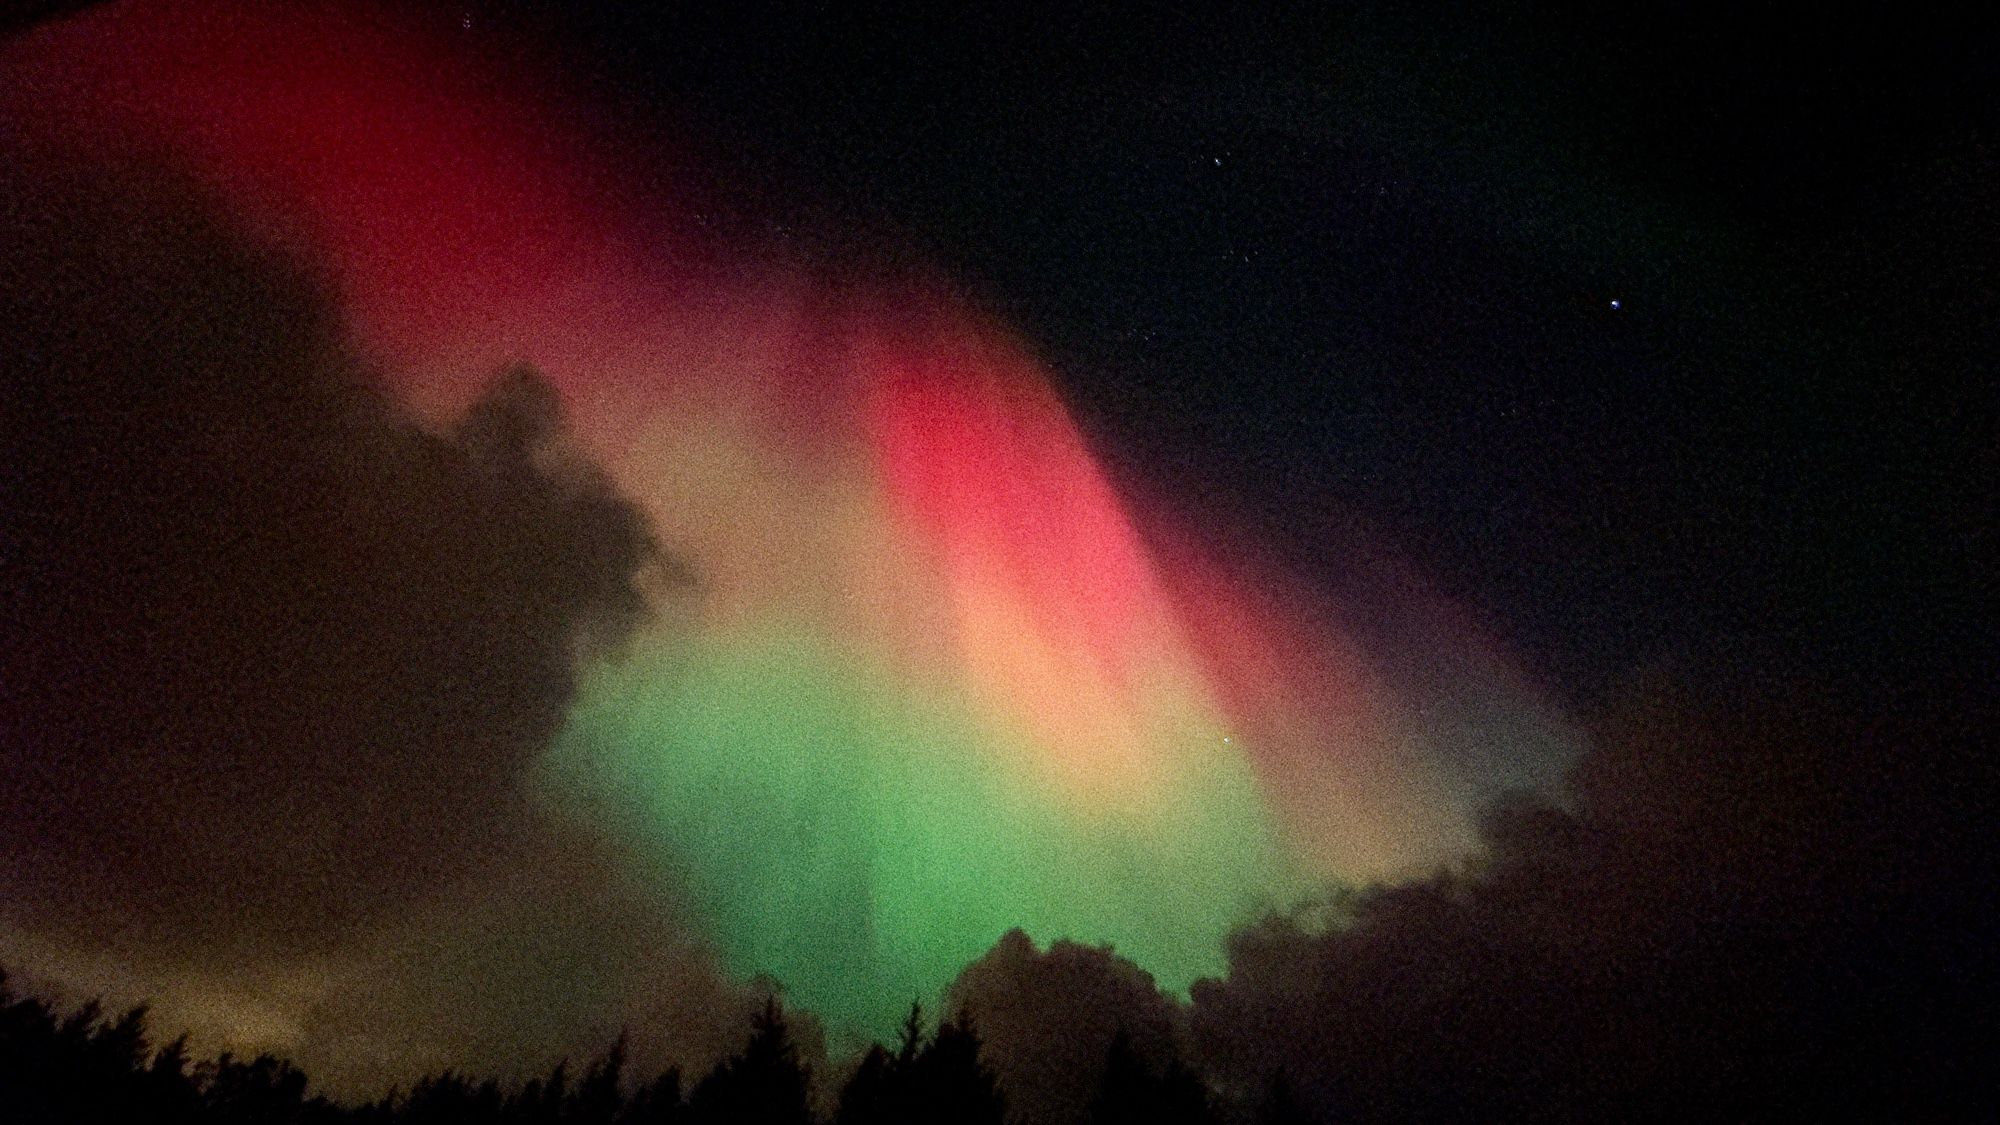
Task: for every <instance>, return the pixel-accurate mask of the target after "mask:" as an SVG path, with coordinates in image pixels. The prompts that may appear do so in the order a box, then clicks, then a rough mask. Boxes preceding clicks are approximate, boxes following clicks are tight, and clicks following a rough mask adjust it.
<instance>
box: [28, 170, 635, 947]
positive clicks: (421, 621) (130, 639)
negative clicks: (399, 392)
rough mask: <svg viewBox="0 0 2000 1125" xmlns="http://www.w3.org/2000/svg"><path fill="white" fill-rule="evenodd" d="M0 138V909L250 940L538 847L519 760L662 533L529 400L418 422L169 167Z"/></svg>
mask: <svg viewBox="0 0 2000 1125" xmlns="http://www.w3.org/2000/svg"><path fill="white" fill-rule="evenodd" d="M5 148H6V152H5V153H4V155H0V364H4V378H5V386H6V388H7V395H8V401H7V405H6V408H5V414H4V423H3V424H4V430H0V450H3V451H4V452H0V458H4V465H0V481H4V482H5V484H4V486H0V487H4V490H5V492H4V497H0V568H4V569H0V574H4V580H0V731H4V741H0V825H4V828H0V870H3V871H4V872H5V874H4V876H0V890H4V896H5V901H6V904H7V905H6V917H5V921H6V922H7V923H8V924H10V925H12V926H14V927H17V928H19V929H22V930H26V931H31V932H34V933H37V934H40V935H43V936H44V937H45V938H47V939H48V940H57V941H63V942H67V943H70V944H71V945H73V946H76V947H79V948H90V949H97V950H105V951H110V952H112V953H115V954H123V955H137V954H138V953H140V952H147V953H153V954H157V953H158V951H160V950H163V949H172V950H175V951H176V952H175V954H174V956H177V957H188V958H198V957H210V956H224V955H229V954H232V953H233V954H239V955H243V956H250V955H252V953H253V952H254V956H256V957H257V958H263V959H272V958H278V957H282V956H285V955H293V954H296V955H303V954H307V953H313V952H318V951H325V950H327V949H330V948H332V947H334V946H335V945H337V944H338V943H339V942H340V941H341V940H342V939H343V937H344V936H345V935H348V934H350V933H351V932H353V931H354V930H355V929H356V928H357V927H360V926H363V925H364V924H372V923H374V922H376V921H378V920H380V919H382V918H383V917H385V916H386V915H388V914H390V913H392V912H394V911H398V910H402V909H405V908H407V907H410V906H411V905H412V904H416V903H419V902H421V901H423V900H425V899H427V898H430V897H435V896H437V895H438V894H440V893H441V889H443V888H448V887H451V886H452V885H453V884H454V883H455V882H456V881H458V880H460V879H463V878H465V877H468V875H469V874H471V873H475V872H478V871H481V870H489V869H490V868H491V867H492V865H493V864H495V863H514V864H519V863H533V862H537V860H536V859H535V858H534V856H535V855H536V854H537V853H536V851H535V849H536V848H537V847H541V846H544V845H546V843H547V841H546V840H545V839H544V838H543V836H542V835H540V833H542V831H543V829H542V828H541V827H540V826H539V825H538V820H537V817H536V814H535V811H534V809H533V808H532V807H531V806H530V805H529V804H528V802H527V798H526V797H525V795H524V794H523V793H522V792H521V791H520V790H519V788H518V787H517V784H516V780H517V777H518V775H519V773H520V770H521V768H522V767H523V766H524V765H525V764H526V763H527V762H528V761H529V760H530V758H531V757H532V756H533V754H534V753H535V752H536V751H537V750H538V749H539V748H540V747H541V746H542V745H543V744H544V742H545V741H546V740H547V738H548V737H549V736H550V735H551V733H552V732H553V731H554V730H555V728H556V726H557V724H558V723H559V722H560V721H561V718H562V714H563V710H564V708H565V706H566V704H567V701H568V699H569V697H570V694H571V691H572V686H573V676H574V670H575V667H576V664H577V661H578V659H579V658H580V656H582V655H584V654H588V653H592V652H601V651H603V650H605V649H606V648H608V647H611V646H615V645H616V644H617V642H618V641H619V640H620V639H621V638H622V637H623V636H624V634H625V633H626V632H627V631H628V630H629V629H630V628H631V627H632V626H633V625H634V624H635V623H636V622H637V621H638V619H639V618H640V616H641V615H642V613H643V610H644V604H645V603H644V600H643V598H642V595H641V593H640V591H639V588H638V586H637V583H638V581H639V577H640V575H641V572H642V571H643V570H644V569H645V568H647V567H648V566H649V565H653V564H654V563H655V562H656V561H657V560H656V552H655V550H654V547H653V544H652V540H651V538H650V535H649V532H648V529H647V527H646V526H645V524H644V521H643V519H642V517H641V516H640V515H639V514H638V513H637V511H636V510H635V509H634V508H632V507H631V506H630V505H628V504H626V503H625V502H624V501H623V500H621V499H620V498H618V497H617V496H616V495H615V494H614V493H613V492H612V491H611V490H610V488H609V487H608V486H607V485H606V484H605V483H604V481H603V480H602V479H601V478H600V477H599V476H598V475H596V474H595V473H594V472H593V471H592V470H591V469H590V468H589V467H588V466H587V465H585V464H584V463H583V462H582V461H581V460H579V459H578V458H576V457H575V456H573V455H571V454H570V453H569V452H567V450H566V449H565V447H564V445H563V442H562V440H561V435H560V432H559V426H560V421H559V411H558V406H557V403H556V402H555V400H554V396H553V393H552V392H551V391H550V390H549V388H548V387H547V386H546V384H544V383H542V382H540V381H539V379H538V378H537V377H535V376H534V375H533V374H532V373H530V372H526V371H520V372H515V373H511V374H509V375H507V376H506V377H504V378H503V379H501V380H500V381H499V382H498V383H496V386H495V388H494V390H493V391H492V393H491V394H490V395H489V397H488V398H487V399H486V401H484V402H483V403H481V404H480V405H479V406H478V407H477V408H476V409H475V411H474V412H473V414H472V415H471V416H470V417H469V418H468V419H467V420H466V421H465V422H464V423H463V425H462V426H460V427H459V429H458V430H457V431H456V432H455V433H453V434H450V435H443V436H441V435H437V434H433V433H430V432H427V431H425V430H424V429H422V428H420V427H418V426H417V425H415V424H413V423H412V422H410V421H408V420H406V419H405V418H403V417H402V416H401V415H399V414H398V412H397V410H396V409H395V408H394V407H393V406H392V405H391V404H390V403H389V402H388V401H387V399H386V398H385V396H384V395H383V393H382V392H381V391H380V390H379V389H378V388H377V386H376V384H375V382H374V381H373V379H372V378H371V376H370V373H369V372H368V371H367V369H366V368H365V366H364V365H363V364H362V363H361V362H360V361H359V360H358V359H357V358H356V357H355V355H354V354H353V353H352V352H351V351H350V350H349V349H348V347H347V346H346V344H345V343H344V341H343V338H342V326H341V325H340V323H339V321H338V318H337V316H336V314H335V312H334V311H333V306H332V304H331V303H330V301H329V299H328V294H327V289H326V287H325V286H324V285H322V284H321V283H320V282H319V281H318V280H317V279H315V278H314V277H313V276H312V274H311V272H310V271H309V270H308V269H307V268H305V267H304V266H303V265H302V264H301V263H300V262H299V261H296V260H294V259H292V258H291V257H288V256H287V254H286V253H285V252H283V251H282V250H281V249H279V248H277V247H275V246H273V245H271V244H269V243H268V242H266V241H260V240H258V239H255V238H251V237H248V236H246V234H245V233H244V232H243V231H242V230H240V229H238V228H237V226H235V225H233V222H232V220H231V219H230V218H229V217H228V216H227V214H226V213H225V212H224V211H223V210H222V209H220V208H219V207H218V206H216V205H214V204H213V203H212V202H211V201H209V200H208V199H206V197H204V195H203V194H202V193H201V192H199V191H197V190H195V189H194V187H193V186H192V185H191V184H189V183H187V182H184V181H182V180H181V179H179V178H177V177H176V176H174V175H172V174H170V173H168V172H166V171H165V170H163V169H161V168H159V167H156V166H154V165H152V164H151V163H148V162H146V161H142V160H136V159H131V158H126V157H121V156H105V155H101V154H100V155H98V156H93V157H91V158H82V157H76V156H65V155H62V154H60V153H59V152H57V151H55V149H54V148H52V147H51V146H49V145H47V144H42V143H38V142H33V141H29V140H24V139H22V138H19V137H12V138H6V139H5Z"/></svg>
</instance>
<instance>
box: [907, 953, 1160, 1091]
mask: <svg viewBox="0 0 2000 1125" xmlns="http://www.w3.org/2000/svg"><path fill="white" fill-rule="evenodd" d="M946 1003H947V1005H948V1006H949V1011H950V1012H951V1013H952V1014H956V1013H958V1012H961V1011H963V1012H966V1013H969V1014H970V1015H971V1016H972V1020H973V1025H974V1026H975V1027H976V1028H977V1029H978V1031H979V1035H980V1037H981V1039H983V1040H984V1042H985V1056H984V1057H985V1059H986V1061H987V1062H988V1063H989V1064H990V1065H991V1066H992V1067H993V1069H994V1072H995V1074H996V1075H997V1076H998V1077H999V1079H1000V1085H1001V1088H1002V1089H1003V1090H1004V1091H1005V1092H1006V1095H1007V1104H1008V1106H1009V1114H1010V1116H1011V1117H1012V1118H1013V1119H1014V1120H1017V1121H1023V1122H1057V1121H1066V1120H1071V1119H1073V1118H1074V1117H1075V1116H1076V1115H1077V1114H1078V1113H1080V1112H1081V1110H1082V1108H1083V1107H1084V1106H1087V1105H1089V1104H1090V1096H1091V1092H1092V1091H1093V1090H1094V1089H1095V1088H1096V1085H1097V1080H1098V1076H1099V1075H1100V1074H1101V1073H1102V1071H1103V1069H1104V1060H1105V1056H1106V1053H1107V1052H1108V1051H1109V1049H1110V1047H1111V1043H1112V1040H1113V1039H1114V1038H1116V1036H1117V1035H1118V1033H1119V1032H1120V1031H1123V1032H1124V1033H1125V1035H1126V1037H1127V1039H1128V1040H1129V1042H1130V1044H1131V1046H1132V1049H1133V1051H1134V1052H1135V1053H1136V1054H1137V1055H1138V1056H1139V1058H1140V1059H1142V1060H1144V1061H1145V1062H1146V1063H1147V1064H1148V1065H1150V1066H1153V1067H1155V1068H1159V1067H1163V1066H1164V1065H1165V1064H1166V1063H1167V1062H1168V1061H1169V1060H1172V1059H1175V1058H1179V1057H1181V1055H1182V1045H1183V1041H1184V1038H1185V1025H1186V1015H1185V1012H1184V1010H1183V1008H1182V1006H1181V1005H1180V1004H1179V1003H1178V1002H1176V1001H1175V1000H1174V999H1173V998H1172V997H1170V996H1168V995H1167V994H1165V993H1163V992H1161V991H1160V989H1159V986H1158V985H1157V984H1156V983H1155V982H1154V980H1153V977H1152V975H1151V974H1149V973H1147V972H1146V971H1145V970H1144V969H1141V968H1140V967H1139V966H1137V965H1135V964H1133V963H1132V962H1131V961H1128V960H1126V959H1125V958H1123V957H1120V956H1118V955H1117V954H1116V953H1115V952H1113V951H1112V950H1111V949H1110V948H1109V947H1105V946H1090V945H1081V944H1078V943H1076V942H1072V941H1057V942H1054V943H1052V944H1051V945H1050V946H1049V947H1048V949H1047V950H1039V949H1037V948H1035V943H1034V941H1033V940H1032V939H1030V938H1029V937H1028V935H1026V934H1025V933H1022V932H1021V931H1020V930H1011V931H1009V932H1008V933H1007V934H1006V935H1005V936H1004V937H1002V938H1001V939H1000V941H999V942H998V943H997V944H995V945H994V946H993V948H992V949H990V950H988V951H987V953H986V955H985V956H983V957H981V958H980V959H979V960H977V961H974V962H973V963H972V964H970V965H968V966H966V968H965V971H964V972H963V973H961V974H960V975H959V977H958V980H957V981H955V982H954V983H953V984H952V986H951V989H950V991H949V993H948V994H947V997H946Z"/></svg>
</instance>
